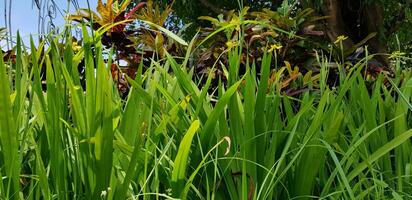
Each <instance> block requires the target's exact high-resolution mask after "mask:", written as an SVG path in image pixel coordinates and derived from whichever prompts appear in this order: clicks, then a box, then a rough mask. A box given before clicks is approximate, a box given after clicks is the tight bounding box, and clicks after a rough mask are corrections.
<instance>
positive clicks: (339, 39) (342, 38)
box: [334, 35, 348, 44]
mask: <svg viewBox="0 0 412 200" xmlns="http://www.w3.org/2000/svg"><path fill="white" fill-rule="evenodd" d="M347 39H348V36H344V35H340V36H338V38H337V39H336V40H335V42H334V43H335V44H338V43H341V42H343V41H345V40H347Z"/></svg>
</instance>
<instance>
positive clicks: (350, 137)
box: [0, 31, 412, 199]
mask: <svg viewBox="0 0 412 200" xmlns="http://www.w3.org/2000/svg"><path fill="white" fill-rule="evenodd" d="M84 35H85V38H84V42H85V44H84V46H83V48H82V49H81V51H80V52H78V53H73V51H72V50H71V49H72V48H71V44H70V43H67V44H66V45H65V46H66V48H65V50H64V51H60V49H58V47H57V45H56V42H57V40H56V39H54V40H52V39H49V40H48V42H49V43H50V44H49V45H48V47H47V49H46V56H43V57H40V55H41V54H40V52H41V50H38V51H37V52H36V51H35V50H34V49H36V48H35V47H34V45H33V44H32V46H31V52H30V55H28V54H27V53H26V52H27V51H26V50H25V49H22V45H21V42H20V39H18V45H17V62H16V64H15V65H13V66H12V68H10V65H9V64H5V63H3V62H2V61H0V83H1V84H0V145H1V146H0V150H1V153H0V166H1V168H0V175H1V177H2V181H0V199H165V198H169V199H171V198H176V199H178V198H180V199H292V198H293V199H310V198H321V199H402V198H404V199H409V198H412V185H411V177H410V175H411V172H412V171H411V170H412V169H411V164H412V163H411V160H412V156H411V155H412V145H411V139H410V138H411V136H412V129H411V127H412V123H411V122H412V120H411V109H412V107H411V105H410V101H411V96H412V79H411V77H410V76H411V74H410V72H407V71H404V72H402V73H399V74H398V75H397V77H396V78H395V79H393V80H392V82H393V84H394V85H398V86H399V87H393V88H385V87H384V86H383V85H384V84H382V83H381V82H382V78H383V77H380V78H379V79H378V81H377V82H376V84H375V86H374V87H373V89H372V91H371V92H368V89H367V86H366V83H365V81H364V79H363V78H362V74H361V72H360V70H361V69H362V68H363V67H364V63H365V60H363V61H362V62H359V63H358V64H357V65H356V66H355V67H354V68H353V69H354V70H353V71H352V72H351V73H350V74H349V75H348V76H347V77H346V78H345V79H344V80H341V81H342V83H343V84H342V85H340V86H339V87H337V88H335V89H331V88H328V87H327V86H326V84H325V80H326V78H327V69H326V67H325V66H322V70H321V71H322V74H321V77H322V80H320V85H321V86H322V88H321V90H319V91H310V92H306V93H304V94H302V95H301V96H300V97H299V98H298V99H296V98H292V97H288V96H283V95H282V94H281V93H280V92H278V91H277V90H276V83H275V85H268V81H267V80H268V78H269V75H270V70H271V66H272V65H273V64H271V62H270V60H271V58H272V56H271V55H269V54H268V55H265V56H264V57H263V58H262V60H263V61H262V63H260V64H261V70H260V71H258V72H257V71H256V70H255V68H254V67H250V68H248V69H247V72H246V74H244V75H242V76H239V75H237V74H238V71H239V62H238V61H239V60H240V59H239V53H238V52H237V51H238V49H235V50H233V51H232V52H231V53H230V56H229V61H230V65H229V66H226V68H227V69H229V81H228V83H227V84H223V83H222V84H220V85H219V87H218V90H217V91H216V93H215V94H214V96H211V94H209V93H208V89H209V87H210V83H211V82H210V81H211V80H210V79H208V80H207V81H206V84H205V85H202V86H198V85H197V84H196V83H195V82H193V81H192V80H193V71H192V70H191V67H190V66H186V64H187V63H188V62H187V61H188V59H189V55H190V49H192V48H193V42H192V43H190V44H189V47H188V49H189V50H188V54H187V56H186V57H185V58H184V60H177V59H174V58H173V57H171V56H170V55H167V60H166V62H165V63H163V64H160V63H158V62H155V61H153V62H152V64H151V66H147V67H148V69H147V70H146V71H145V72H144V73H143V74H141V72H142V71H143V70H142V66H140V70H139V72H140V73H139V74H138V75H137V78H136V80H130V83H131V85H132V89H131V91H130V93H129V95H128V96H127V99H126V100H122V99H121V98H120V97H119V95H118V93H117V90H116V88H115V86H114V84H113V81H112V79H111V75H110V72H109V69H108V67H107V66H110V62H111V61H109V63H104V62H103V58H102V50H103V49H102V45H101V43H100V42H95V41H98V39H97V40H92V39H91V38H90V37H88V36H87V32H86V31H84ZM92 43H95V49H94V53H93V52H92V46H91V45H92ZM40 46H43V44H40ZM93 55H97V56H96V57H93ZM0 57H2V55H0ZM81 58H84V59H85V64H86V87H85V89H83V88H82V86H81V84H80V80H81V79H80V77H79V74H78V73H77V65H78V64H79V62H80V59H81ZM0 60H1V59H0ZM180 63H184V64H180ZM43 64H45V65H43ZM399 65H400V62H398V67H400V66H399ZM40 66H45V67H46V71H47V77H46V79H47V81H46V84H47V89H46V91H43V90H42V86H41V77H40ZM94 69H96V71H95V70H94ZM10 72H12V74H13V76H14V80H15V81H14V82H10V81H9V80H10V79H9V76H11V74H10ZM256 74H259V79H258V78H257V76H256ZM401 76H402V77H403V79H402V80H401V79H400V78H401ZM209 77H211V76H209ZM212 98H213V99H217V102H215V101H214V100H213V101H212Z"/></svg>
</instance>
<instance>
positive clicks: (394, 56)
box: [389, 51, 405, 59]
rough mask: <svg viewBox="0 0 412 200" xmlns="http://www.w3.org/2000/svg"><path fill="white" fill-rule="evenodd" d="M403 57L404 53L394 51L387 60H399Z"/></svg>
mask: <svg viewBox="0 0 412 200" xmlns="http://www.w3.org/2000/svg"><path fill="white" fill-rule="evenodd" d="M402 56H405V53H403V52H400V51H395V52H393V53H391V55H390V56H389V59H394V58H399V57H402Z"/></svg>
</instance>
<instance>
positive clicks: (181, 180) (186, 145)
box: [172, 120, 200, 197]
mask: <svg viewBox="0 0 412 200" xmlns="http://www.w3.org/2000/svg"><path fill="white" fill-rule="evenodd" d="M199 126H200V122H199V120H195V121H194V122H193V123H192V125H190V127H189V129H188V130H187V132H186V134H185V136H184V137H183V139H182V141H181V142H180V145H179V150H178V152H177V155H176V158H175V161H174V166H173V172H172V189H173V194H174V195H175V196H176V197H178V196H180V194H181V192H182V191H183V188H184V185H185V175H186V169H187V165H188V156H189V152H190V147H191V145H192V140H193V137H194V136H195V133H196V131H197V130H198V129H199Z"/></svg>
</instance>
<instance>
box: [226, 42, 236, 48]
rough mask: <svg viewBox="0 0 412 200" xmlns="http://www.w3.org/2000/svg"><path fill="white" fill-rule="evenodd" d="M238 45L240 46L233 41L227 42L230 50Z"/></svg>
mask: <svg viewBox="0 0 412 200" xmlns="http://www.w3.org/2000/svg"><path fill="white" fill-rule="evenodd" d="M237 45H238V43H237V42H236V41H232V40H231V41H228V42H226V46H227V49H228V50H230V49H232V48H234V47H236V46H237Z"/></svg>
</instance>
